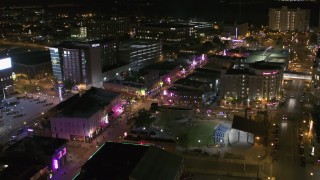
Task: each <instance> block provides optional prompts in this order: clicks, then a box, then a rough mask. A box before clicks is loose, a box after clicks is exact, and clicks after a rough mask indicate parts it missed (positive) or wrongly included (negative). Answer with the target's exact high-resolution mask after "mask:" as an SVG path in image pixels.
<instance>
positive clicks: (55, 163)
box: [53, 159, 59, 169]
mask: <svg viewBox="0 0 320 180" xmlns="http://www.w3.org/2000/svg"><path fill="white" fill-rule="evenodd" d="M58 168H59V163H58V160H56V159H54V160H53V169H58Z"/></svg>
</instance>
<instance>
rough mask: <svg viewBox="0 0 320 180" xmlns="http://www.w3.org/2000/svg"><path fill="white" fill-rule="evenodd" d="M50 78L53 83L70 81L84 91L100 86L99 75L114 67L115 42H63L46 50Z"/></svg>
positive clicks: (115, 62)
mask: <svg viewBox="0 0 320 180" xmlns="http://www.w3.org/2000/svg"><path fill="white" fill-rule="evenodd" d="M49 49H50V57H51V63H52V70H53V76H54V78H55V80H56V81H57V82H61V83H63V82H65V81H72V82H73V83H74V84H75V85H78V86H79V87H81V88H84V89H87V88H88V87H90V86H97V87H101V86H102V80H103V75H102V74H103V72H105V71H107V69H109V68H110V67H113V66H116V65H117V61H116V60H117V59H116V51H117V42H116V41H113V40H107V41H90V42H64V43H61V44H59V45H58V46H55V47H50V48H49Z"/></svg>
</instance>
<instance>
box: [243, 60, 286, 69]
mask: <svg viewBox="0 0 320 180" xmlns="http://www.w3.org/2000/svg"><path fill="white" fill-rule="evenodd" d="M280 64H281V63H273V62H272V63H271V62H264V61H258V62H255V63H251V64H249V66H250V67H251V68H254V69H258V70H273V69H278V70H279V69H282V68H281V66H280Z"/></svg>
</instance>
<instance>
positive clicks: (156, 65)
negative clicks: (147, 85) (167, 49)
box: [144, 61, 179, 71]
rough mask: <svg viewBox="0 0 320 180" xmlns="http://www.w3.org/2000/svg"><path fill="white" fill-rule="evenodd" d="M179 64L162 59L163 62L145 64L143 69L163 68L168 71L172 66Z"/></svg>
mask: <svg viewBox="0 0 320 180" xmlns="http://www.w3.org/2000/svg"><path fill="white" fill-rule="evenodd" d="M177 66H179V64H177V63H175V62H170V61H163V62H157V63H153V64H150V65H148V66H146V67H145V68H144V69H146V70H164V71H170V70H172V69H174V68H176V67H177Z"/></svg>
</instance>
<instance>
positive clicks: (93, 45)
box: [91, 44, 100, 47]
mask: <svg viewBox="0 0 320 180" xmlns="http://www.w3.org/2000/svg"><path fill="white" fill-rule="evenodd" d="M99 46H100V44H92V45H91V47H99Z"/></svg>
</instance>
